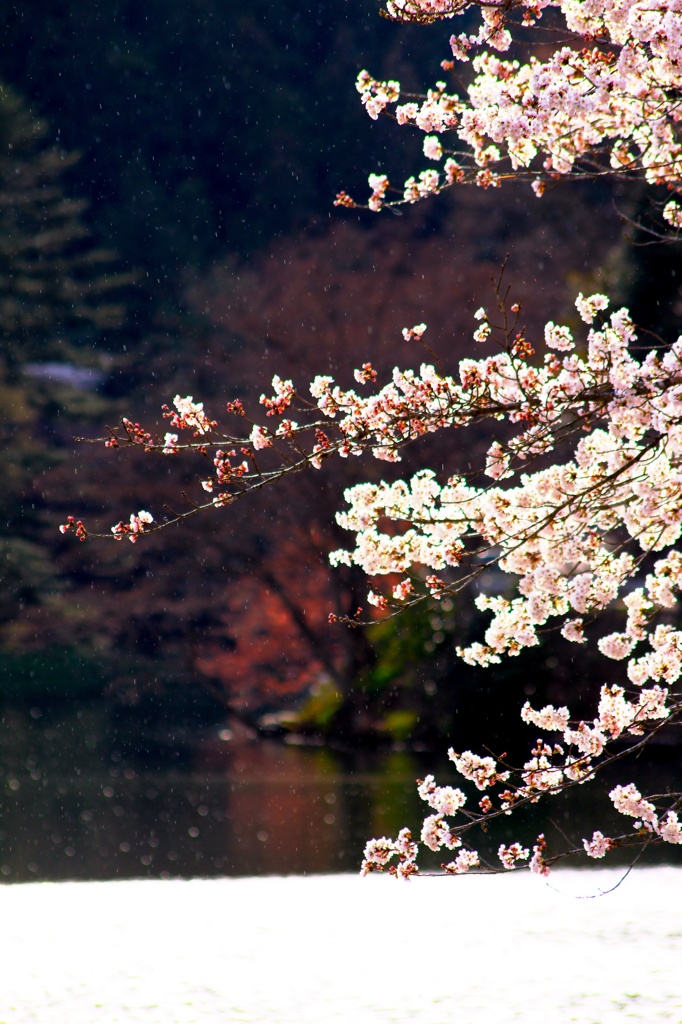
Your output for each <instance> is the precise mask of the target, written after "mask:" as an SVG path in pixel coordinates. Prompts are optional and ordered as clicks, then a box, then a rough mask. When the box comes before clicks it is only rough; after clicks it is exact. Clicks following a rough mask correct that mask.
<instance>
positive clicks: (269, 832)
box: [0, 705, 681, 882]
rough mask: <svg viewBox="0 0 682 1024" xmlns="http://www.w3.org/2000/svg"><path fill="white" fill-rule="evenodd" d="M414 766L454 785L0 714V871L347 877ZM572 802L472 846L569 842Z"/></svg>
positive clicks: (220, 735)
mask: <svg viewBox="0 0 682 1024" xmlns="http://www.w3.org/2000/svg"><path fill="white" fill-rule="evenodd" d="M678 753H679V752H678ZM665 759H666V761H667V763H666V764H661V765H658V766H657V765H656V764H653V766H652V767H651V768H650V774H651V775H652V777H653V778H655V777H656V776H657V775H660V779H661V783H660V784H661V785H663V784H664V779H666V778H669V776H670V764H669V761H670V752H668V753H667V754H666V755H665ZM677 760H678V762H679V758H677ZM429 771H433V772H434V773H435V774H436V776H437V778H438V780H439V781H440V782H443V783H445V782H451V783H455V784H457V783H458V781H459V783H461V781H462V780H461V779H459V777H458V776H456V775H455V773H454V771H453V770H452V765H449V767H448V764H447V761H445V760H444V759H442V760H438V761H437V763H434V760H433V757H430V758H428V757H427V758H424V757H420V758H418V757H417V756H416V755H415V754H413V753H411V752H408V751H385V752H382V753H381V754H376V755H374V756H371V757H370V756H368V755H364V756H356V757H350V756H347V755H343V756H342V755H340V754H339V753H337V752H334V751H331V750H328V749H326V748H324V747H302V746H295V745H285V744H280V743H275V742H270V741H260V742H248V741H247V740H246V739H239V738H238V737H236V736H233V735H231V734H230V732H229V731H227V730H221V729H219V728H211V729H207V730H206V731H205V732H204V733H203V734H193V735H192V736H190V737H187V736H179V735H176V736H175V737H174V736H172V735H169V736H166V737H165V744H164V745H162V744H160V743H158V737H157V743H156V747H155V749H154V750H150V749H146V750H145V751H144V752H141V751H140V749H139V744H138V745H137V746H136V745H135V744H130V743H126V742H125V737H121V736H120V735H117V734H116V733H113V732H112V730H111V727H110V723H109V721H108V719H107V716H106V714H105V712H103V710H102V708H101V707H98V706H93V705H78V706H71V707H69V708H67V709H64V708H60V709H56V708H53V709H49V710H45V709H42V710H41V709H38V708H32V709H31V708H28V707H23V708H17V707H14V708H11V709H5V711H4V712H2V715H1V717H0V881H5V882H15V881H29V880H31V881H33V880H39V879H45V880H60V879H116V878H145V877H147V878H159V877H161V878H168V877H186V878H187V877H195V876H204V877H210V876H220V875H263V874H306V873H325V872H338V871H354V870H356V869H358V868H359V865H360V862H361V859H362V850H363V847H364V844H365V842H366V841H367V839H368V838H370V837H372V836H380V835H395V834H396V833H397V831H398V830H399V829H400V828H401V827H402V826H403V825H409V826H410V827H412V828H413V830H415V831H416V832H417V833H418V831H419V824H420V822H421V820H422V818H423V817H424V814H425V813H428V811H427V808H426V805H425V804H423V803H421V801H420V800H419V798H418V797H417V794H416V786H415V779H416V778H418V777H423V776H424V775H425V774H426V773H427V772H429ZM673 774H674V772H673ZM677 774H678V776H679V770H678V772H677ZM616 781H622V782H628V781H631V779H630V776H629V775H628V777H627V778H624V777H622V778H621V777H619V778H618V779H617V780H616ZM678 781H679V779H678ZM659 791H661V790H660V789H659ZM479 795H480V794H479ZM584 796H587V791H581V790H580V789H577V790H574V791H572V792H571V793H570V794H569V795H568V797H565V798H562V799H561V800H557V801H552V800H548V801H545V802H544V804H542V805H541V806H540V807H539V808H536V809H531V813H530V814H529V815H526V816H525V818H521V817H515V818H514V819H510V820H509V822H508V823H507V821H506V819H505V820H504V821H503V822H502V823H501V829H500V831H499V832H496V833H495V835H492V834H491V835H487V836H483V835H479V836H477V837H473V836H472V837H471V839H472V842H473V843H474V845H476V846H477V848H478V849H481V850H482V849H483V848H486V850H487V852H489V853H490V854H491V855H492V857H493V858H495V851H496V850H497V846H498V845H499V843H500V842H501V841H502V840H503V839H504V841H505V842H510V841H512V840H513V839H519V840H520V841H522V842H524V843H526V844H528V843H529V842H532V841H533V839H534V837H535V836H537V834H538V832H540V831H545V833H546V834H547V837H548V839H550V842H551V841H552V836H554V839H555V840H556V846H557V848H560V847H561V842H562V841H563V840H562V838H561V834H562V833H565V834H566V836H567V837H568V838H569V839H570V840H571V841H573V842H576V841H577V842H578V843H579V842H580V839H581V838H582V836H583V835H588V836H591V835H592V823H591V822H590V821H587V822H586V820H585V817H586V810H585V807H584V806H582V804H583V802H584V800H583V799H581V797H582V798H584ZM472 797H473V794H472ZM590 797H591V798H592V797H593V794H592V793H590ZM589 811H591V812H592V813H593V815H594V823H593V824H594V828H597V827H600V828H602V829H604V826H609V825H611V824H613V826H614V829H615V831H612V832H611V833H610V834H617V831H619V830H620V829H619V827H618V825H617V824H616V822H617V821H618V817H617V816H614V814H613V812H612V809H611V808H610V804H609V802H608V799H606V800H602V801H600V800H594V799H590V801H589ZM588 813H589V812H588ZM577 822H579V824H576V823H577ZM620 828H622V819H620ZM576 829H577V830H578V831H576ZM512 832H513V834H512ZM679 853H680V851H679V850H678V849H676V848H673V847H670V846H668V845H666V846H665V847H657V848H655V849H653V850H652V851H650V852H648V853H647V862H648V863H651V862H658V863H661V862H668V863H675V862H680V860H681V858H680V856H679ZM624 856H627V854H624ZM610 863H613V860H611V861H610Z"/></svg>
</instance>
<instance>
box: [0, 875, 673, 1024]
mask: <svg viewBox="0 0 682 1024" xmlns="http://www.w3.org/2000/svg"><path fill="white" fill-rule="evenodd" d="M621 876H622V872H620V873H619V872H617V871H613V870H611V871H608V870H606V871H605V870H603V869H602V870H597V869H593V870H590V871H572V870H565V871H562V872H557V877H556V881H555V880H554V879H553V878H552V877H550V879H549V882H550V883H552V882H555V884H554V888H551V887H550V886H548V885H547V884H545V883H544V882H543V881H541V880H540V879H538V878H536V877H535V876H532V875H531V874H530V873H529V872H524V873H523V874H516V875H514V876H512V877H508V876H494V877H481V876H473V877H466V876H465V877H460V878H449V877H446V876H441V877H438V878H423V879H416V880H413V881H411V882H409V883H405V882H397V881H395V880H394V879H391V878H387V877H384V876H381V877H370V878H364V879H361V878H359V877H358V876H357V875H355V876H351V875H325V876H313V877H307V878H301V877H295V876H290V877H288V878H278V877H270V878H245V879H234V878H222V879H194V880H190V881H184V880H171V881H151V880H148V881H123V882H86V883H83V882H65V883H61V884H58V885H55V884H51V883H36V884H29V885H7V886H0V916H1V919H2V928H0V963H2V966H3V981H2V985H0V1021H3V1022H6V1024H34V1022H35V1024H204V1022H205V1024H237V1022H240V1024H389V1022H390V1024H408V1022H409V1024H453V1022H458V1021H461V1022H463V1024H530V1022H533V1021H545V1022H547V1024H568V1022H569V1021H570V1022H573V1024H622V1021H624V1020H627V1021H629V1022H640V1024H658V1022H663V1021H666V1022H670V1024H672V1022H679V1021H680V1020H682V995H681V993H680V963H682V929H681V928H680V921H682V870H680V869H679V868H669V867H668V868H666V867H658V868H642V869H641V870H640V871H635V872H633V873H632V874H631V875H630V876H629V877H628V878H627V879H626V880H625V881H624V882H623V884H622V885H620V886H619V887H618V888H617V889H615V890H614V891H612V892H610V893H609V894H608V895H605V896H602V897H599V898H595V899H576V898H575V897H576V896H596V895H597V894H598V893H599V891H600V890H605V889H609V888H611V887H612V886H613V885H614V884H615V883H616V882H617V881H618V879H619V877H621Z"/></svg>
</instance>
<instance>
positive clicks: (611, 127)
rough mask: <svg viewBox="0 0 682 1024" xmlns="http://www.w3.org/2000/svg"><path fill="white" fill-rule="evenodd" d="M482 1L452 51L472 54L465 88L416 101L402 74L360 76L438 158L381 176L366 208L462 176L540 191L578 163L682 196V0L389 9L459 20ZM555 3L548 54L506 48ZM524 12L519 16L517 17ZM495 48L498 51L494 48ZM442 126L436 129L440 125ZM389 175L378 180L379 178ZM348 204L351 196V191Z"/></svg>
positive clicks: (377, 110)
mask: <svg viewBox="0 0 682 1024" xmlns="http://www.w3.org/2000/svg"><path fill="white" fill-rule="evenodd" d="M478 6H480V12H481V23H480V26H479V28H478V31H475V32H469V33H466V32H462V33H459V34H453V35H452V36H451V38H450V49H451V57H452V59H451V60H445V61H443V63H442V67H443V69H444V70H446V71H449V70H454V67H455V63H456V62H459V63H461V62H465V63H468V62H471V66H472V68H473V72H474V75H473V78H472V81H471V82H470V84H469V85H468V87H467V88H466V89H465V90H462V91H461V92H451V91H449V90H448V88H447V85H446V83H445V82H443V81H439V82H437V83H436V84H435V86H434V87H433V88H432V89H430V90H429V91H428V92H427V93H426V95H425V96H424V97H422V98H421V99H419V100H415V99H414V98H412V97H411V96H410V97H407V100H406V101H403V96H402V88H401V85H400V82H397V81H379V80H376V79H374V78H372V76H371V75H370V74H369V72H367V71H363V72H361V74H360V75H359V76H358V80H357V89H358V91H359V92H360V95H361V99H362V103H363V105H364V106H365V109H366V110H367V112H368V113H369V114H370V116H371V117H373V118H377V117H378V116H379V115H380V114H381V113H384V112H385V111H388V110H390V111H392V115H393V117H395V119H396V121H397V122H398V123H399V124H406V123H409V124H414V125H416V126H417V128H419V129H421V130H422V131H423V132H425V133H426V139H425V142H424V154H425V156H426V157H427V158H428V159H429V160H431V161H433V162H435V163H438V162H439V161H440V160H441V159H442V158H443V157H445V158H446V163H445V165H444V169H443V172H439V171H437V170H435V169H433V168H430V169H428V170H426V171H422V172H421V173H419V174H418V175H416V176H415V177H411V178H409V179H408V181H406V182H405V184H404V186H403V187H402V189H401V188H395V189H393V188H392V187H391V185H390V183H389V181H388V179H387V178H386V177H385V176H377V175H373V176H372V177H371V178H370V186H372V188H373V192H372V197H371V199H370V202H369V206H370V208H371V209H373V210H379V209H381V207H382V206H384V205H386V204H387V203H391V202H415V201H417V200H419V199H422V198H424V197H425V196H426V195H429V194H433V193H437V192H439V191H441V190H442V189H443V188H446V187H448V186H449V185H451V184H453V183H454V182H455V181H459V180H468V181H474V182H476V183H477V184H478V185H481V186H483V187H486V188H487V187H490V186H491V185H493V186H494V185H498V184H499V183H500V181H501V180H502V179H503V178H505V177H509V176H510V175H512V176H516V177H518V176H525V177H527V178H528V179H529V180H530V181H531V184H532V187H533V189H534V191H535V192H536V194H537V195H538V196H540V195H542V194H543V193H544V191H545V189H546V185H547V183H548V182H549V181H551V180H553V179H554V178H556V177H557V176H561V175H566V174H570V173H574V172H576V171H577V172H580V173H589V174H593V173H604V172H607V173H608V172H612V171H615V172H627V173H633V172H636V173H638V174H640V175H642V176H643V177H644V179H645V180H646V181H647V182H649V183H650V184H653V185H664V186H667V187H670V188H672V189H673V190H674V191H675V193H676V194H677V190H678V184H679V181H680V178H681V177H682V146H681V144H680V139H679V121H680V117H681V114H680V109H679V104H677V103H676V102H673V101H671V97H674V96H675V95H678V94H679V90H680V87H681V85H682V64H681V62H680V59H679V58H680V51H681V50H682V12H680V8H679V5H678V4H677V3H676V2H675V0H665V2H664V3H655V4H654V3H651V2H650V0H618V2H617V3H616V2H614V0H609V2H605V3H599V4H594V3H583V2H579V0H513V2H512V3H507V4H500V5H499V6H497V5H493V4H491V5H483V4H481V5H478V4H475V3H473V2H468V0H462V2H460V0H457V2H455V0H392V2H390V3H388V4H387V9H386V10H387V14H388V15H389V16H390V17H392V18H394V19H395V20H398V21H420V22H428V21H434V20H437V19H439V18H443V19H452V18H454V17H455V16H457V15H462V14H464V13H465V12H466V11H468V10H469V9H470V8H472V7H478ZM548 9H553V11H555V12H557V14H556V15H555V16H554V17H555V18H556V16H557V15H558V16H559V17H561V18H562V19H563V21H564V25H565V30H564V33H563V35H562V34H561V33H559V36H560V38H562V43H563V45H559V46H558V47H557V49H556V50H555V51H554V52H553V53H552V54H551V55H550V56H549V57H547V58H546V59H540V58H539V57H536V56H531V57H530V59H529V60H528V61H527V62H525V63H521V62H520V61H518V60H504V59H501V58H500V57H499V56H497V53H500V52H505V51H507V50H509V48H510V46H511V43H512V38H513V33H515V32H518V33H519V34H522V33H523V32H524V31H526V30H528V29H531V28H533V27H534V26H535V25H536V24H537V23H538V21H539V20H540V19H541V18H542V16H543V12H545V11H547V10H548ZM513 15H515V17H513ZM495 51H497V52H495ZM433 133H437V134H433ZM379 179H380V180H381V187H380V188H379V189H377V188H376V187H374V186H373V184H372V182H373V180H374V181H376V180H379ZM341 204H342V205H354V203H353V201H352V200H350V199H349V197H348V196H346V195H345V194H344V195H343V198H342V200H341ZM663 218H664V220H665V221H667V223H668V224H669V225H671V226H672V227H674V228H676V229H677V228H679V227H680V226H681V225H682V209H681V208H680V205H679V203H678V202H677V201H676V199H671V200H670V201H669V202H668V204H667V205H666V207H665V209H664V211H663Z"/></svg>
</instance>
